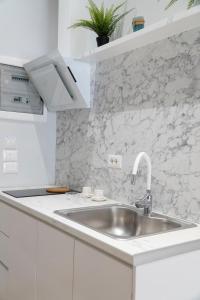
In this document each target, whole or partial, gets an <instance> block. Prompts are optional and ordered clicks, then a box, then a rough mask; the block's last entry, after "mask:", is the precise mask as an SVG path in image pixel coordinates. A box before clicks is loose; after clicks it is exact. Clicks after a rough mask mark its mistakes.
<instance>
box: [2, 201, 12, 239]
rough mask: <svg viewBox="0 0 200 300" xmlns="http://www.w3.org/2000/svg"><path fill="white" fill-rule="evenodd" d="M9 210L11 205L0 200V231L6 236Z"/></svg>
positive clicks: (8, 225)
mask: <svg viewBox="0 0 200 300" xmlns="http://www.w3.org/2000/svg"><path fill="white" fill-rule="evenodd" d="M10 212H11V207H10V206H8V205H6V204H4V203H3V202H1V200H0V232H2V233H4V234H5V235H7V236H9V235H10V220H11V218H10Z"/></svg>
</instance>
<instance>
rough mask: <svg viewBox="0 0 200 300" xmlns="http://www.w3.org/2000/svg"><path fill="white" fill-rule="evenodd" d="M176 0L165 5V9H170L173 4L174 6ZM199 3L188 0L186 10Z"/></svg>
mask: <svg viewBox="0 0 200 300" xmlns="http://www.w3.org/2000/svg"><path fill="white" fill-rule="evenodd" d="M177 1H178V0H171V1H170V2H169V4H168V5H167V7H166V9H168V8H169V7H171V6H172V5H173V4H175V3H176V2H177ZM198 3H200V1H199V0H188V9H189V8H191V7H192V6H194V5H196V4H198Z"/></svg>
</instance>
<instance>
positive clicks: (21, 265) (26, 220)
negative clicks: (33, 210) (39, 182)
mask: <svg viewBox="0 0 200 300" xmlns="http://www.w3.org/2000/svg"><path fill="white" fill-rule="evenodd" d="M10 209H11V213H10V217H11V221H12V222H11V226H10V241H9V257H8V260H9V283H8V299H9V300H36V242H37V221H36V220H35V219H34V218H31V217H30V216H29V215H26V214H24V213H22V212H20V211H18V210H16V209H12V208H10Z"/></svg>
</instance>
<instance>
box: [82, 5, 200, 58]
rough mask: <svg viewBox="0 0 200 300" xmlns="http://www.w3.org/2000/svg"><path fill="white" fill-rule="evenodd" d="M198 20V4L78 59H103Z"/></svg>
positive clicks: (199, 23)
mask: <svg viewBox="0 0 200 300" xmlns="http://www.w3.org/2000/svg"><path fill="white" fill-rule="evenodd" d="M199 20H200V6H196V7H193V8H192V9H190V10H188V11H186V12H182V13H179V14H177V15H175V16H174V17H173V18H169V19H164V20H162V21H160V22H158V23H155V24H153V25H150V26H147V27H146V28H144V29H142V30H140V31H137V32H133V33H131V34H129V35H126V36H124V37H122V38H119V39H117V40H115V41H113V42H110V43H109V44H106V45H104V46H102V47H99V48H96V49H94V50H92V51H89V52H88V53H86V54H85V55H84V56H82V57H81V58H79V60H81V61H85V62H89V63H91V62H99V61H103V60H106V59H108V58H111V57H114V56H117V55H120V54H122V53H125V52H128V51H131V50H133V49H138V48H141V47H144V46H146V45H149V44H152V43H155V42H157V41H160V40H163V39H166V38H168V37H171V36H173V35H176V34H180V33H182V32H184V31H188V30H191V29H194V28H197V27H200V21H199Z"/></svg>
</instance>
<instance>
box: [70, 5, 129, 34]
mask: <svg viewBox="0 0 200 300" xmlns="http://www.w3.org/2000/svg"><path fill="white" fill-rule="evenodd" d="M126 2H127V1H125V2H123V3H121V4H119V5H114V4H113V5H111V6H110V8H105V7H104V3H102V4H101V6H100V7H98V6H97V5H96V4H95V3H94V1H93V0H88V4H89V5H88V6H87V8H88V10H89V14H90V18H91V19H90V20H83V19H80V20H78V21H77V22H76V23H74V24H73V25H72V26H70V28H78V27H82V28H86V29H89V30H91V31H94V32H95V33H96V34H97V35H98V36H99V37H101V36H107V37H110V36H111V35H112V34H113V32H114V31H115V29H116V26H117V24H118V22H119V21H120V20H121V19H122V18H124V17H125V16H126V15H127V14H128V13H130V11H132V9H130V10H129V11H126V12H124V13H122V14H119V10H120V9H121V8H122V7H123V6H124V5H125V3H126Z"/></svg>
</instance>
